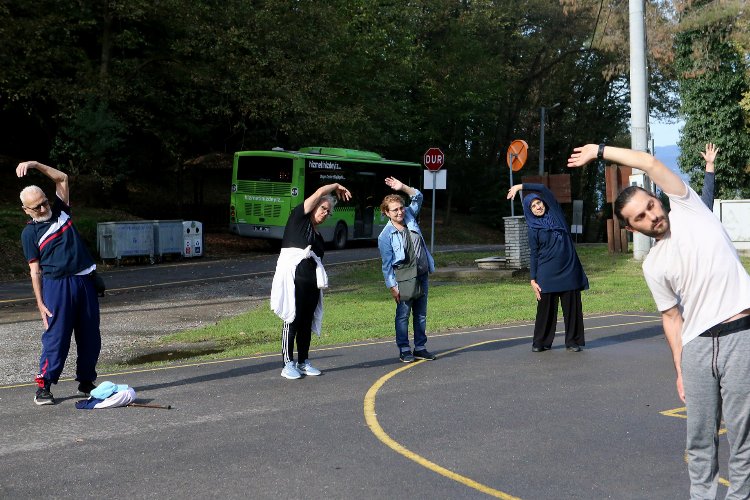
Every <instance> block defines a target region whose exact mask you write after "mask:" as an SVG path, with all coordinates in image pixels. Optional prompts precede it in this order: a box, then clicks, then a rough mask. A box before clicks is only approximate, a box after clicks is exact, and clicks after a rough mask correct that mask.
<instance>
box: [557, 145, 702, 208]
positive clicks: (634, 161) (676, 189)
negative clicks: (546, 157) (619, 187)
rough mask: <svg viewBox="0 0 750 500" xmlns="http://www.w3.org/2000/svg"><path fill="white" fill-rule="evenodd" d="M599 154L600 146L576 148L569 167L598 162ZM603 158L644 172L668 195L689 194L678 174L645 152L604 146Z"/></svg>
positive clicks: (569, 160)
mask: <svg viewBox="0 0 750 500" xmlns="http://www.w3.org/2000/svg"><path fill="white" fill-rule="evenodd" d="M598 152H599V145H597V144H586V145H585V146H581V147H578V148H575V149H573V154H571V155H570V158H568V167H582V166H584V165H586V164H587V163H589V162H591V161H593V160H596V159H597V157H598ZM601 158H603V159H605V160H607V161H609V162H612V163H617V164H620V165H625V166H626V167H633V168H639V169H641V170H643V171H644V172H646V173H647V174H648V176H649V177H651V180H653V181H654V182H655V183H656V185H657V186H659V187H660V188H661V189H662V190H663V191H664V192H665V193H667V194H673V195H676V196H684V195H685V193H687V186H686V185H685V183H684V182H683V181H682V179H680V177H679V176H678V175H677V174H675V173H674V172H672V171H671V170H670V169H669V168H668V167H667V166H666V165H664V164H663V163H662V162H660V161H659V160H657V159H656V158H655V157H654V156H652V155H650V154H648V153H646V152H644V151H634V150H632V149H625V148H615V147H612V146H604V147H603V148H602V156H601Z"/></svg>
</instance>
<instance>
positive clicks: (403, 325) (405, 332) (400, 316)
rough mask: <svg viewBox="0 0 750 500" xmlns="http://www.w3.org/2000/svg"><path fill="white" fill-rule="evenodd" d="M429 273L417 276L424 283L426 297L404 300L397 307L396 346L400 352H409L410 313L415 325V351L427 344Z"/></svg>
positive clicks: (423, 288)
mask: <svg viewBox="0 0 750 500" xmlns="http://www.w3.org/2000/svg"><path fill="white" fill-rule="evenodd" d="M427 276H428V275H427V273H425V274H422V275H420V276H417V279H419V280H420V281H421V282H422V290H423V291H424V295H422V296H421V297H420V298H418V299H414V300H402V301H401V302H399V303H398V304H397V305H396V345H397V346H398V348H399V350H400V351H409V313H410V312H411V313H412V323H413V325H414V350H415V351H419V350H422V349H424V348H425V344H427V333H426V331H427Z"/></svg>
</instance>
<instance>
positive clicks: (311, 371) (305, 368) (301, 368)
mask: <svg viewBox="0 0 750 500" xmlns="http://www.w3.org/2000/svg"><path fill="white" fill-rule="evenodd" d="M297 371H298V372H300V373H301V374H303V375H310V376H311V377H316V376H318V375H320V374H321V371H320V370H318V369H317V368H315V367H314V366H313V365H311V364H310V360H309V359H306V360H305V362H304V363H297Z"/></svg>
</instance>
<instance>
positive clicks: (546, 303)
mask: <svg viewBox="0 0 750 500" xmlns="http://www.w3.org/2000/svg"><path fill="white" fill-rule="evenodd" d="M541 295H542V299H541V300H540V301H538V302H537V305H536V323H535V324H534V341H533V344H532V345H533V346H534V347H551V346H552V341H553V340H554V338H555V328H556V327H557V304H558V300H559V301H560V302H562V310H563V317H564V318H565V346H566V347H575V346H583V345H586V340H585V339H584V337H583V308H582V307H581V291H580V290H568V291H566V292H552V293H542V294H541Z"/></svg>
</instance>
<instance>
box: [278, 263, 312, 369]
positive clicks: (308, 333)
mask: <svg viewBox="0 0 750 500" xmlns="http://www.w3.org/2000/svg"><path fill="white" fill-rule="evenodd" d="M319 299H320V289H318V285H317V282H315V281H308V280H301V279H299V278H298V279H295V280H294V306H295V308H296V311H297V313H296V316H295V317H294V321H293V322H291V323H284V327H283V329H282V330H281V354H282V356H283V358H284V363H288V362H290V361H294V340H295V339H297V359H298V360H299V362H303V361H305V360H306V359H307V357H308V354H309V352H310V338H311V337H312V322H313V316H314V314H315V308H316V307H318V300H319Z"/></svg>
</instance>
